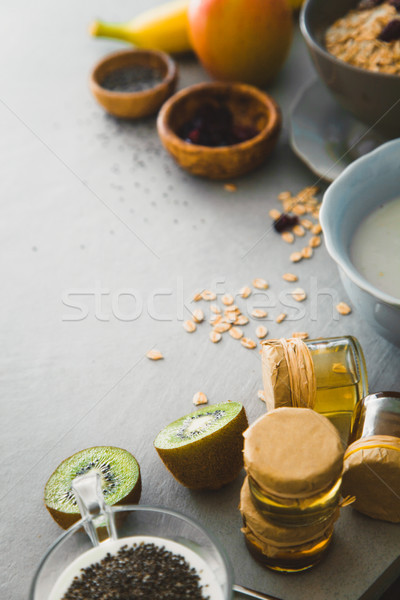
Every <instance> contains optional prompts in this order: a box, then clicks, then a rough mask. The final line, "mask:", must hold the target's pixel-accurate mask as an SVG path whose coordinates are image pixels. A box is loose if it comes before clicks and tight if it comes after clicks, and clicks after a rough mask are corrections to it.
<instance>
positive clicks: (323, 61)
mask: <svg viewBox="0 0 400 600" xmlns="http://www.w3.org/2000/svg"><path fill="white" fill-rule="evenodd" d="M399 11H400V2H399V0H383V2H382V0H336V1H335V2H327V1H326V0H307V2H306V4H305V5H304V6H303V9H302V12H301V17H300V26H301V30H302V34H303V36H304V39H305V41H306V43H307V46H308V49H309V52H310V54H311V57H312V59H313V62H314V65H315V67H316V70H317V72H318V74H319V76H320V78H321V80H322V81H323V82H324V83H325V85H326V86H327V87H328V88H329V89H330V91H331V92H332V93H333V95H334V96H335V98H336V99H337V101H338V102H339V103H340V104H341V105H342V106H343V107H344V108H345V109H347V110H348V111H350V112H351V113H352V114H353V115H354V116H355V117H357V118H358V119H360V120H361V121H363V122H364V123H365V124H366V125H368V126H369V127H370V128H372V127H373V128H374V129H375V130H376V131H378V132H379V133H381V134H383V135H385V136H387V137H388V138H393V137H398V136H400V12H399Z"/></svg>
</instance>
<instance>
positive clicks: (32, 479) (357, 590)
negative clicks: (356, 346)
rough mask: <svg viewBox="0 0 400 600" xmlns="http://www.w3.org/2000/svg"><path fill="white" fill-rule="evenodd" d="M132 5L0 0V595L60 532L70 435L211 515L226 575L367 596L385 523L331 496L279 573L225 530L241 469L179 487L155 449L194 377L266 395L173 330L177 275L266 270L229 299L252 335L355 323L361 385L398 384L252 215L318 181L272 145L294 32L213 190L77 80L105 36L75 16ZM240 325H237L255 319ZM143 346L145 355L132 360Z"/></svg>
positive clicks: (250, 582)
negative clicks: (266, 137) (288, 566)
mask: <svg viewBox="0 0 400 600" xmlns="http://www.w3.org/2000/svg"><path fill="white" fill-rule="evenodd" d="M147 4H148V3H147V2H145V1H144V0H135V1H134V2H133V3H132V1H129V2H128V1H127V0H121V1H120V2H119V3H118V5H116V4H114V5H113V6H110V3H108V2H106V1H105V0H98V1H97V2H95V1H94V0H87V1H86V2H84V3H82V2H78V1H77V0H72V1H70V2H62V3H58V2H57V3H55V2H50V0H42V2H41V3H40V10H38V7H37V5H35V4H34V3H31V2H28V1H27V0H20V2H18V3H17V4H16V3H15V2H12V1H11V0H3V3H2V19H1V22H0V31H1V36H2V41H3V47H4V48H5V49H6V50H5V51H3V53H2V54H1V56H0V63H1V73H2V76H1V93H0V123H1V131H2V135H1V139H0V157H1V164H2V178H1V182H0V186H1V195H0V197H1V202H2V219H1V222H0V228H1V239H2V253H1V258H0V260H1V263H2V273H3V276H2V277H3V289H2V294H1V303H2V308H1V313H0V314H1V321H2V323H1V330H2V353H1V368H0V373H1V375H0V377H1V383H2V394H1V416H2V424H3V427H2V436H1V448H2V459H3V460H2V486H1V493H0V506H1V511H2V514H3V519H2V523H1V525H0V528H1V539H2V541H3V549H5V550H6V551H5V552H3V554H2V558H1V579H0V590H1V594H0V595H1V597H2V598H13V599H14V598H15V599H20V598H21V599H22V598H26V597H27V591H28V588H29V585H30V582H31V580H32V577H33V574H34V572H35V569H36V567H37V565H38V563H39V561H40V559H41V557H42V555H43V554H44V552H45V550H46V549H47V548H48V546H49V545H50V544H51V543H52V542H53V541H54V540H55V538H56V537H57V536H58V535H59V534H60V529H59V528H58V526H57V525H56V524H55V523H54V522H53V521H52V519H51V518H50V516H49V515H48V513H47V511H46V509H45V507H44V505H43V488H44V485H45V483H46V481H47V478H48V477H49V475H50V474H51V473H52V471H53V470H54V469H55V467H56V466H57V465H58V464H59V463H60V462H61V461H62V460H63V459H64V458H65V457H67V456H69V455H71V454H73V453H74V452H77V451H78V450H81V449H83V448H88V447H90V446H95V445H115V446H120V447H123V448H126V449H128V450H130V451H131V452H132V453H133V454H134V455H135V456H136V458H137V459H138V461H139V462H140V465H141V469H142V474H143V494H142V500H141V502H142V503H143V504H152V505H163V506H167V507H170V508H173V509H176V510H178V511H181V512H183V513H185V514H187V515H189V516H192V517H194V518H196V519H197V520H199V521H200V522H202V523H203V524H204V525H206V526H207V527H208V528H209V529H211V530H212V531H214V533H215V535H216V536H217V537H218V538H219V539H220V541H221V542H222V544H223V545H224V546H225V548H226V549H227V551H228V554H229V555H230V558H231V560H232V563H233V566H234V570H235V578H236V581H237V583H240V584H242V585H247V586H249V587H252V588H254V589H259V590H261V591H264V592H265V593H270V594H273V595H275V596H277V597H279V598H282V599H283V600H306V599H309V598H310V597H314V598H318V600H334V599H335V598H337V599H338V600H360V599H361V598H362V599H364V600H368V599H369V600H373V599H376V598H378V597H379V595H380V594H381V593H382V591H383V590H384V589H385V587H386V586H387V585H388V584H389V583H390V581H392V580H394V579H395V577H396V575H398V574H399V570H400V565H399V552H400V535H399V534H400V529H399V526H396V525H391V524H389V523H384V522H379V521H373V520H371V519H368V518H366V517H364V516H362V515H359V514H357V513H355V512H354V511H353V510H352V509H351V508H350V507H348V508H346V509H344V510H343V511H342V516H341V518H340V520H339V522H338V523H337V527H336V533H335V538H334V542H333V544H332V547H331V549H330V551H329V555H328V556H327V557H326V560H324V561H323V562H322V563H321V564H320V565H319V566H317V567H316V568H314V569H312V570H310V571H308V572H306V573H303V574H299V575H293V576H290V577H289V576H287V577H286V576H282V575H280V574H278V573H273V572H269V571H265V570H263V569H262V568H261V567H260V566H258V565H257V564H256V563H255V562H254V561H253V560H252V558H251V557H250V555H249V554H248V552H247V550H246V548H245V545H244V542H243V539H242V534H241V533H240V526H241V520H240V515H239V513H238V510H237V505H238V497H239V490H240V486H241V481H242V477H240V478H239V479H238V480H237V481H235V482H234V483H232V484H231V485H229V486H227V487H225V488H223V489H221V490H220V491H217V492H190V491H188V490H187V489H184V488H183V487H181V486H180V485H179V484H178V483H177V482H176V481H175V480H174V479H173V478H172V477H171V476H170V475H169V474H168V473H167V471H166V470H165V468H164V466H163V465H162V463H161V461H160V460H159V458H158V456H157V454H156V452H155V450H154V449H153V445H152V442H153V439H154V438H155V436H156V434H157V433H158V431H159V430H160V429H161V428H162V427H164V426H165V425H166V424H167V423H169V422H170V421H171V420H173V419H175V418H178V417H180V416H182V415H184V414H186V413H189V412H191V410H192V409H193V405H192V397H193V394H194V393H195V392H197V391H199V390H201V391H203V392H204V393H206V394H207V396H208V398H209V401H210V403H216V402H221V401H226V400H235V401H240V402H242V403H243V404H244V406H245V408H246V411H247V414H248V417H249V420H250V421H253V420H254V419H255V418H257V417H258V416H259V415H261V414H262V413H263V412H264V410H265V406H264V404H263V403H262V402H261V401H260V400H259V399H258V398H257V390H258V389H260V388H261V387H262V386H261V370H260V361H259V355H258V352H257V351H250V350H246V349H245V348H243V347H242V346H241V345H240V344H239V343H238V342H237V341H235V340H234V339H232V338H231V337H230V336H228V337H227V336H225V337H224V339H223V341H222V342H221V343H220V344H212V343H210V341H209V339H208V325H207V324H203V325H201V326H199V327H198V331H196V332H195V333H194V334H191V335H189V334H187V333H186V332H185V331H184V329H183V328H182V321H183V320H184V319H185V318H188V316H189V309H190V308H191V307H192V308H193V304H191V298H192V296H193V293H194V292H195V291H199V290H201V289H203V288H209V289H214V290H215V291H216V292H218V293H219V294H223V293H225V292H236V291H237V290H238V289H239V288H240V287H242V286H243V285H246V284H249V282H251V281H252V279H254V278H255V277H264V278H266V279H267V280H268V281H269V282H270V289H269V290H268V297H267V296H265V297H264V298H263V297H261V296H258V297H257V298H254V297H253V298H252V297H250V298H249V299H248V300H247V301H246V308H247V309H248V310H250V309H251V308H253V307H254V306H255V304H254V303H255V302H256V301H257V302H258V306H262V305H268V312H269V316H268V318H267V320H266V323H265V324H266V326H267V327H268V329H269V330H270V332H269V333H270V336H271V337H276V336H279V337H285V336H290V335H291V334H292V332H293V331H308V332H309V334H310V337H326V336H334V335H342V334H351V335H355V336H356V337H357V338H358V339H359V340H360V342H361V344H362V347H363V349H364V352H365V356H366V361H367V366H368V370H369V380H370V389H371V390H372V391H378V390H382V389H400V371H399V368H398V365H399V359H400V350H399V349H396V348H395V347H393V346H391V345H390V344H389V343H387V342H386V341H385V340H383V339H382V338H380V337H378V336H377V335H376V334H375V332H374V331H372V330H371V329H369V328H368V327H367V326H366V325H365V324H364V323H363V322H362V320H361V318H360V317H359V315H358V314H357V313H356V312H353V313H352V314H351V315H349V316H347V317H340V318H338V315H337V314H336V312H335V311H334V309H333V306H334V304H336V303H337V302H338V301H339V300H344V301H346V296H345V293H344V290H343V288H342V285H341V283H340V280H339V276H338V272H337V269H336V266H335V265H334V263H333V262H332V260H331V259H330V258H329V257H328V255H327V253H326V250H325V248H324V247H321V248H319V249H318V250H317V251H316V253H315V256H314V257H313V258H312V259H311V260H310V261H303V262H301V263H299V264H298V265H296V266H293V265H292V264H291V263H290V261H289V259H288V255H289V252H290V247H289V246H286V244H284V243H283V242H282V241H281V240H280V238H279V237H278V236H277V235H276V234H275V233H274V232H273V231H271V230H270V219H269V217H268V211H269V210H270V209H271V208H276V207H278V203H277V200H276V198H277V194H278V193H279V192H281V191H283V190H286V189H289V190H291V191H293V192H294V193H296V192H298V191H300V190H301V189H302V188H304V187H305V186H308V185H312V184H315V183H316V177H315V176H314V175H313V174H312V173H311V172H310V171H309V170H308V169H307V168H306V167H305V166H304V165H303V164H302V163H301V162H300V160H299V159H298V158H297V157H296V156H295V155H294V154H293V152H292V151H291V149H290V147H289V145H288V136H287V126H288V115H289V110H290V105H291V103H292V101H293V100H294V98H295V96H296V94H297V93H298V91H299V90H300V89H301V87H302V85H303V84H304V83H305V82H306V81H308V80H309V79H310V78H312V77H313V68H312V66H311V64H310V61H309V59H308V56H307V54H306V51H305V46H304V43H303V41H302V39H301V37H300V35H299V33H298V32H297V35H296V38H295V41H294V44H293V47H292V50H291V54H290V57H289V60H288V61H287V63H286V65H285V67H284V69H283V70H282V72H281V74H280V76H279V78H278V79H277V80H276V81H275V82H274V84H273V85H271V86H270V87H269V88H268V92H269V93H271V94H272V95H273V97H274V98H275V99H276V100H277V101H278V103H279V104H280V105H281V107H282V111H283V118H284V131H283V133H282V136H281V138H280V141H279V144H278V147H277V148H276V151H275V152H274V154H273V155H272V156H271V158H270V159H269V160H268V162H267V163H266V164H265V166H263V167H262V168H261V169H259V170H258V171H256V172H255V173H253V174H250V175H249V176H247V177H244V178H241V179H240V180H238V181H236V182H235V183H236V185H237V190H236V192H234V193H230V192H228V191H226V190H225V189H224V185H223V183H221V182H211V181H206V180H202V179H194V178H192V177H190V176H189V175H187V174H186V173H185V172H183V171H181V170H180V169H179V168H178V167H177V166H176V165H175V164H174V163H173V161H172V159H171V158H170V157H169V156H168V155H167V154H166V152H165V151H164V150H163V149H162V148H161V146H160V143H159V141H158V136H157V132H156V127H155V119H154V118H150V119H147V120H144V121H141V122H137V123H128V122H119V121H117V120H115V119H113V118H112V117H110V116H107V115H106V114H105V113H104V112H103V111H102V109H101V108H100V107H99V106H98V105H97V104H96V103H95V101H94V99H93V98H92V97H91V95H90V93H89V90H88V85H87V79H88V73H89V71H90V68H91V67H92V65H93V64H94V63H95V62H96V61H97V60H98V59H99V58H100V57H102V56H103V55H104V54H106V53H107V52H110V51H112V50H115V49H118V48H120V47H121V44H120V43H118V42H114V41H106V40H92V39H90V38H89V36H88V35H87V31H86V30H87V25H88V23H89V22H90V21H91V20H92V19H93V18H94V17H97V16H103V17H104V18H107V19H109V20H124V19H129V18H131V17H132V16H133V15H134V14H136V13H138V12H139V11H140V10H141V9H143V8H144V7H145V6H146V5H147ZM154 4H156V1H155V0H154ZM179 67H180V73H181V77H180V87H185V86H187V85H190V84H192V83H195V82H199V81H202V80H205V79H207V76H206V75H205V73H204V72H203V70H202V69H201V67H200V66H199V65H198V64H197V63H196V62H195V60H194V58H193V57H185V58H181V59H179ZM317 183H318V182H317ZM318 184H319V185H321V182H319V183H318ZM321 187H322V189H324V185H323V184H322V185H321ZM296 244H297V245H296V247H297V246H298V247H301V242H296ZM293 269H295V272H296V273H298V275H299V277H300V281H299V284H300V285H301V286H302V287H303V288H304V289H305V290H306V291H307V293H308V299H307V300H306V301H305V302H304V303H302V304H301V306H300V308H301V310H300V311H297V312H296V311H294V309H293V312H291V311H289V312H290V316H289V318H288V319H287V320H286V321H284V322H283V323H281V324H280V325H277V324H276V323H275V320H274V319H275V317H276V315H277V314H279V313H280V312H282V305H281V297H280V296H279V294H280V292H281V291H282V290H284V289H286V288H287V285H288V284H285V283H284V282H283V281H282V279H281V276H282V274H283V273H284V272H286V271H292V270H293ZM285 286H286V287H285ZM252 302H253V304H252ZM294 321H295V322H294ZM248 327H249V329H250V330H251V331H252V335H253V337H254V329H255V324H254V323H251V324H250V325H249V326H248ZM152 347H157V348H159V349H160V350H161V351H162V352H163V354H164V356H165V359H164V360H163V361H159V362H151V361H149V360H147V359H146V358H144V356H145V353H146V352H147V351H148V350H149V349H150V348H152Z"/></svg>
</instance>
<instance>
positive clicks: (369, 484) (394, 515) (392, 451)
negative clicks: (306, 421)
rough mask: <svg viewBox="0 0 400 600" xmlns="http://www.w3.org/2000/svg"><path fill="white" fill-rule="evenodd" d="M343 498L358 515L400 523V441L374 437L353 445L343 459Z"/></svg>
mask: <svg viewBox="0 0 400 600" xmlns="http://www.w3.org/2000/svg"><path fill="white" fill-rule="evenodd" d="M342 495H343V496H347V495H351V496H355V497H356V500H355V502H354V504H353V506H354V508H356V509H357V510H358V511H359V512H362V513H364V514H365V515H368V516H369V517H372V518H373V519H381V520H383V521H390V522H392V523H399V522H400V438H398V437H393V436H389V435H375V436H370V437H368V438H363V439H360V440H357V441H356V442H354V443H353V444H351V445H350V446H349V447H348V448H347V450H346V453H345V456H344V471H343V483H342Z"/></svg>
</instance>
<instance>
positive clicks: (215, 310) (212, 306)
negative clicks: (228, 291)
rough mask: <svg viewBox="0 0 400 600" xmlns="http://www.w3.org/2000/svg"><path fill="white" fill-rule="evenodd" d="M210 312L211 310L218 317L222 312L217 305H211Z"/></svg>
mask: <svg viewBox="0 0 400 600" xmlns="http://www.w3.org/2000/svg"><path fill="white" fill-rule="evenodd" d="M210 310H211V312H213V313H215V314H216V315H219V314H220V312H221V309H220V307H219V306H217V304H210Z"/></svg>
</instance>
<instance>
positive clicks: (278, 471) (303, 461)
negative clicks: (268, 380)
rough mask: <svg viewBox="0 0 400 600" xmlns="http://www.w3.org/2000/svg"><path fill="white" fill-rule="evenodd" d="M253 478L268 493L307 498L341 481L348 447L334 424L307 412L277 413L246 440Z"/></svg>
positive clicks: (260, 421)
mask: <svg viewBox="0 0 400 600" xmlns="http://www.w3.org/2000/svg"><path fill="white" fill-rule="evenodd" d="M243 436H244V451H243V452H244V464H245V468H246V470H247V473H248V474H249V475H251V477H252V478H253V479H254V480H255V481H256V483H257V484H258V486H259V487H260V488H261V489H262V490H263V491H264V492H265V493H266V494H270V495H273V496H277V497H282V498H307V497H309V496H312V495H314V494H317V493H318V492H322V491H323V490H325V489H326V490H327V489H329V488H330V487H331V486H332V485H333V484H334V483H335V482H336V481H337V480H338V479H339V478H340V476H341V473H342V468H343V446H342V443H341V441H340V437H339V434H338V432H337V430H336V428H335V427H334V425H332V423H330V421H329V420H328V419H327V418H326V417H324V416H322V415H320V414H319V413H317V412H315V411H313V410H311V409H307V408H287V407H283V408H277V409H275V410H272V411H271V412H268V413H267V414H265V415H263V416H262V417H260V418H259V419H258V420H257V421H255V423H253V424H252V425H251V426H250V427H249V428H248V429H246V431H245V432H244V434H243Z"/></svg>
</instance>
